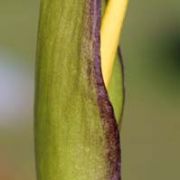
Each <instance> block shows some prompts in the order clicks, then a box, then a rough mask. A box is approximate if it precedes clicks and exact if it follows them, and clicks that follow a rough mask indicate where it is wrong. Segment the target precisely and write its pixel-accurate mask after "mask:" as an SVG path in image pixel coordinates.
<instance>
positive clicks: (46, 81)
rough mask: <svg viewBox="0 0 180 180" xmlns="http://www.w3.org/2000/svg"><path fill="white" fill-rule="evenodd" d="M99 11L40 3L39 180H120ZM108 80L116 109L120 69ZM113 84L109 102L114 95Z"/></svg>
mask: <svg viewBox="0 0 180 180" xmlns="http://www.w3.org/2000/svg"><path fill="white" fill-rule="evenodd" d="M100 7H101V4H100V1H99V0H78V1H75V0H41V9H40V25H39V34H38V50H37V64H36V99H35V153H36V167H37V179H38V180H119V179H120V142H119V129H118V124H117V123H116V119H115V115H114V111H113V107H112V106H111V103H110V100H109V98H108V94H107V91H106V88H105V85H104V81H103V78H102V73H101V63H100V22H101V21H100V20H101V17H100ZM119 67H120V66H119ZM116 69H117V68H116ZM118 72H119V73H120V76H118V75H117V73H118ZM113 74H114V75H115V79H117V84H119V85H120V86H118V87H120V89H119V90H120V91H121V92H120V97H121V98H120V99H118V98H117V99H118V103H116V102H115V101H116V100H115V99H114V100H115V101H113V102H112V103H113V104H116V105H117V106H119V105H121V104H122V76H121V75H122V74H121V68H120V69H119V70H117V71H115V73H114V72H113ZM114 75H113V76H114ZM112 84H113V85H112V88H110V90H109V93H110V97H114V96H113V94H117V92H115V93H112V91H116V90H117V89H118V88H116V87H115V86H114V83H112ZM116 109H118V108H115V112H116ZM120 111H121V110H120ZM120 111H118V110H117V113H120Z"/></svg>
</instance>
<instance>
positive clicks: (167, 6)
mask: <svg viewBox="0 0 180 180" xmlns="http://www.w3.org/2000/svg"><path fill="white" fill-rule="evenodd" d="M38 11H39V1H37V0H31V1H27V0H0V180H35V166H34V147H33V101H34V62H35V51H36V37H37V27H38V13H39V12H38ZM179 12H180V1H179V0H151V1H147V0H133V1H131V0H130V5H129V10H128V16H127V19H126V23H125V28H124V32H123V38H122V42H121V44H122V51H123V56H124V64H125V72H126V104H125V113H124V119H123V125H122V131H121V140H122V151H123V152H122V160H123V164H122V173H123V180H132V179H133V180H152V179H153V180H161V179H162V180H169V179H179V178H180V174H179V163H180V156H179V152H180V93H179V92H180V13H179Z"/></svg>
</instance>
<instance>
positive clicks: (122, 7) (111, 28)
mask: <svg viewBox="0 0 180 180" xmlns="http://www.w3.org/2000/svg"><path fill="white" fill-rule="evenodd" d="M127 4H128V0H109V1H108V4H107V7H106V10H105V14H104V17H103V20H102V25H101V67H102V74H103V78H104V82H105V85H106V87H108V84H109V82H110V79H111V74H112V69H113V65H114V60H115V56H116V52H117V47H118V45H119V41H120V35H121V31H122V26H123V21H124V17H125V14H126V9H127Z"/></svg>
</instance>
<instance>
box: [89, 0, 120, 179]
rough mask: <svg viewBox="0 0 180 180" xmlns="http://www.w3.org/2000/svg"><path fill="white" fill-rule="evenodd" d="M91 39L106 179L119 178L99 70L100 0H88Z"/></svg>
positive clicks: (116, 144) (114, 134) (116, 142)
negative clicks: (106, 168) (103, 135)
mask: <svg viewBox="0 0 180 180" xmlns="http://www.w3.org/2000/svg"><path fill="white" fill-rule="evenodd" d="M90 8H91V9H90V12H91V20H92V27H91V28H92V32H91V33H92V41H93V53H94V54H93V68H94V69H93V72H94V79H95V83H96V90H97V95H98V99H97V100H98V104H99V110H100V115H101V118H102V123H103V129H104V134H105V138H106V154H107V163H108V179H109V180H121V156H120V153H121V152H120V137H119V129H118V125H117V123H116V120H115V115H114V110H113V107H112V105H111V102H110V100H109V97H108V94H107V90H106V88H105V84H104V81H103V77H102V72H101V57H100V27H101V0H90Z"/></svg>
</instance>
